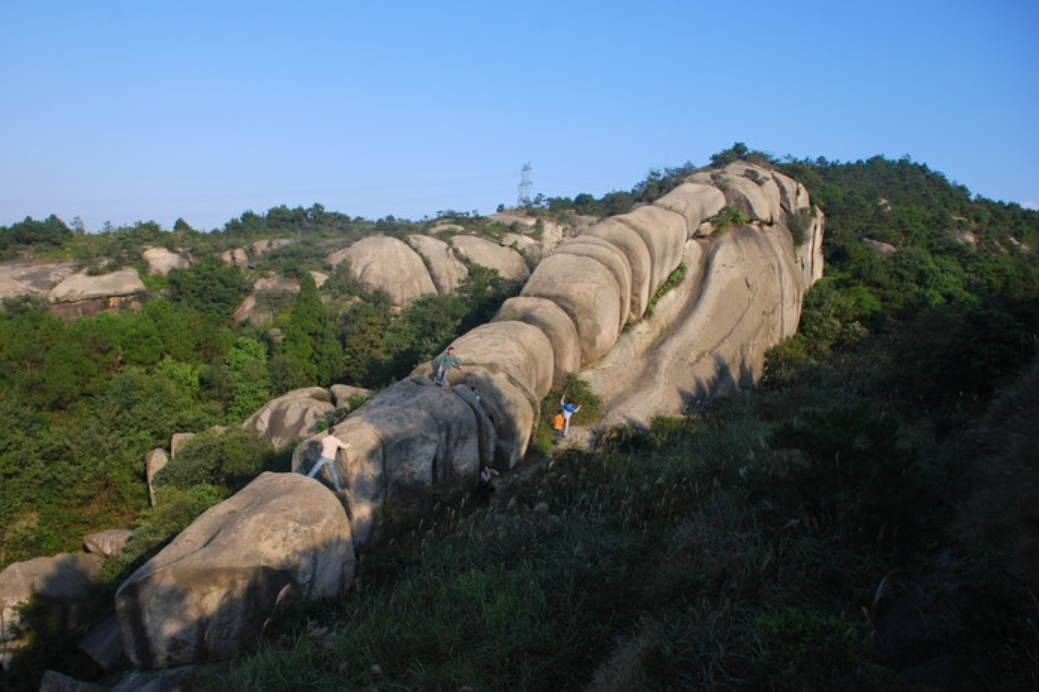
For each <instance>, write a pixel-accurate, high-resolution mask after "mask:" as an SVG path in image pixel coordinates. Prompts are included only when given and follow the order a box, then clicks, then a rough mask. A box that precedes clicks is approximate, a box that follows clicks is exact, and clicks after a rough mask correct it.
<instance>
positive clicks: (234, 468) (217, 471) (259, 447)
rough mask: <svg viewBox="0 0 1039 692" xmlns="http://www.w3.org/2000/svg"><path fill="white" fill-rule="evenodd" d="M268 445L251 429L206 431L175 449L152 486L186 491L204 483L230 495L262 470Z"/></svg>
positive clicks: (269, 449) (267, 459)
mask: <svg viewBox="0 0 1039 692" xmlns="http://www.w3.org/2000/svg"><path fill="white" fill-rule="evenodd" d="M270 452H271V448H270V445H269V444H268V443H267V441H266V440H265V439H263V438H262V437H261V436H259V435H257V434H256V432H255V431H253V430H246V429H244V428H233V429H231V430H228V431H223V430H208V431H205V432H202V433H199V434H198V435H196V436H195V437H192V438H191V439H189V440H187V441H186V442H185V443H184V445H183V446H182V447H178V448H177V456H175V457H174V458H173V459H171V460H170V462H169V463H168V464H167V465H166V466H165V467H164V468H163V469H162V470H161V471H160V472H159V473H158V474H157V475H156V477H155V485H156V486H165V485H171V486H174V487H177V488H181V489H183V490H188V489H190V488H192V487H194V486H196V485H199V484H205V485H211V486H218V487H221V488H227V489H228V492H230V493H233V492H235V491H237V490H239V489H240V488H243V487H245V485H247V484H248V483H249V481H251V480H252V479H253V478H255V477H256V476H258V475H259V474H260V473H261V472H262V471H264V470H265V464H266V463H267V462H268V461H270V459H269V458H268V457H269V456H271V455H270V454H269V453H270Z"/></svg>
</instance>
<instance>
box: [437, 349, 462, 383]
mask: <svg viewBox="0 0 1039 692" xmlns="http://www.w3.org/2000/svg"><path fill="white" fill-rule="evenodd" d="M451 368H458V369H459V370H461V371H462V372H465V368H463V367H462V361H460V360H458V356H456V355H455V347H454V346H448V347H447V351H445V352H444V353H442V354H440V357H439V358H437V377H436V382H437V386H438V387H443V386H444V385H446V384H447V376H448V375H449V374H450V372H451Z"/></svg>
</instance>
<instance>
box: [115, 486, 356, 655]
mask: <svg viewBox="0 0 1039 692" xmlns="http://www.w3.org/2000/svg"><path fill="white" fill-rule="evenodd" d="M354 569H355V557H354V549H353V543H352V540H351V535H350V525H349V522H348V521H347V518H346V513H345V511H344V510H343V507H342V505H340V504H339V501H338V500H337V499H336V497H335V495H333V494H332V493H330V492H328V491H327V490H326V489H325V488H324V487H323V486H322V485H321V484H320V483H318V482H316V481H314V480H312V479H310V478H306V477H305V476H302V475H299V474H286V473H282V474H275V473H264V474H262V475H261V476H260V477H259V478H257V479H256V480H254V481H253V482H252V483H250V484H249V485H248V486H246V487H245V488H243V489H242V490H241V491H239V492H238V493H237V494H236V495H234V496H233V497H231V498H229V499H227V500H225V501H224V502H221V503H220V504H218V505H216V506H215V507H211V508H210V509H209V510H207V511H206V512H204V513H203V514H202V516H200V517H199V518H198V519H197V520H195V522H194V523H193V524H191V526H189V527H188V528H187V529H186V530H185V531H184V532H182V533H181V534H180V535H179V536H177V537H176V538H175V539H174V540H173V542H172V543H170V544H169V545H168V546H167V547H166V548H165V549H163V550H162V552H160V553H159V554H158V555H156V556H155V557H154V558H152V559H151V560H149V561H148V562H147V563H146V564H145V565H143V566H142V567H141V568H140V569H138V570H137V571H136V572H134V574H133V575H132V576H131V577H130V578H129V579H128V580H127V581H126V582H125V583H123V585H122V586H120V587H119V590H118V591H117V592H116V597H115V601H116V617H117V618H118V620H119V627H120V630H121V631H122V636H123V641H124V644H125V648H126V654H127V656H128V657H129V658H130V660H131V662H132V663H133V664H134V665H135V666H140V667H148V668H163V667H169V666H176V665H182V664H186V663H191V662H199V661H213V660H220V659H225V658H229V657H231V656H234V655H236V654H238V653H240V652H242V651H246V650H249V649H251V648H253V647H254V646H255V645H256V641H257V637H258V635H259V634H260V632H261V631H262V629H263V627H264V625H265V623H266V621H267V619H268V618H270V617H271V616H272V615H273V614H274V613H275V612H276V611H278V610H279V609H281V608H283V607H285V606H287V605H289V604H292V603H295V602H297V601H298V600H299V599H303V598H331V597H334V596H336V595H338V594H340V593H341V592H342V591H343V590H344V589H346V588H347V587H348V586H349V585H350V584H351V583H352V581H353V577H354Z"/></svg>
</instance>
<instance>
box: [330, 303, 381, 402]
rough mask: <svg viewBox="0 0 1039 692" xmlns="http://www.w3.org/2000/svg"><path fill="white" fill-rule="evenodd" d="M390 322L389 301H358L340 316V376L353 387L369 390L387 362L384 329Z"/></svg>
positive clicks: (376, 381)
mask: <svg viewBox="0 0 1039 692" xmlns="http://www.w3.org/2000/svg"><path fill="white" fill-rule="evenodd" d="M389 323H390V312H389V300H388V298H387V297H386V296H385V294H383V300H370V301H359V302H355V303H353V304H351V305H350V307H348V308H347V309H346V310H345V311H343V312H342V313H341V314H340V316H339V338H340V339H341V340H342V343H343V354H344V357H345V360H346V363H345V364H344V366H343V377H344V379H345V381H346V382H349V383H350V384H353V385H356V386H363V387H371V386H374V385H376V384H377V383H378V382H379V376H380V373H381V372H382V370H383V368H384V367H385V364H386V362H387V361H388V360H389V351H388V347H387V345H386V339H385V334H386V328H387V326H389Z"/></svg>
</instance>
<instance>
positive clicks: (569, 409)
mask: <svg viewBox="0 0 1039 692" xmlns="http://www.w3.org/2000/svg"><path fill="white" fill-rule="evenodd" d="M559 404H560V405H561V406H562V407H563V437H566V436H567V435H568V434H569V433H570V416H572V415H574V414H575V413H577V412H578V411H580V410H581V407H580V406H578V407H577V408H574V405H573V404H568V403H566V397H565V396H563V397H560V398H559Z"/></svg>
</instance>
